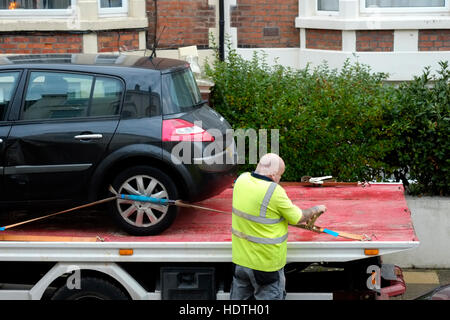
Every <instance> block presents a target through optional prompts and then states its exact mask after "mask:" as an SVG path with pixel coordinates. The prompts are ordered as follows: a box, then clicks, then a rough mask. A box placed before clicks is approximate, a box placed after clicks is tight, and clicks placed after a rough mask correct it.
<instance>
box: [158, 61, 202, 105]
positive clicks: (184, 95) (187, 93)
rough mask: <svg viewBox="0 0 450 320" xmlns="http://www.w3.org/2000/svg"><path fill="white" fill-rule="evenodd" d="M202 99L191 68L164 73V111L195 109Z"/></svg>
mask: <svg viewBox="0 0 450 320" xmlns="http://www.w3.org/2000/svg"><path fill="white" fill-rule="evenodd" d="M201 101H202V96H201V94H200V90H199V89H198V86H197V82H196V81H195V78H194V75H193V74H192V71H191V69H184V70H182V71H177V72H173V73H168V74H164V75H163V112H164V114H172V113H179V112H187V111H190V110H192V109H194V108H195V107H196V106H197V105H199V104H200V103H201Z"/></svg>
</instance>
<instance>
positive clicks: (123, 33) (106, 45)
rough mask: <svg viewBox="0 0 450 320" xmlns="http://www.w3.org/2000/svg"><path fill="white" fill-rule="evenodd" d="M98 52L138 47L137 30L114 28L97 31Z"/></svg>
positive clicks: (135, 48)
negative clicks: (112, 29)
mask: <svg viewBox="0 0 450 320" xmlns="http://www.w3.org/2000/svg"><path fill="white" fill-rule="evenodd" d="M97 49H98V52H114V51H127V50H138V49H139V32H138V31H135V30H114V31H107V32H98V33H97Z"/></svg>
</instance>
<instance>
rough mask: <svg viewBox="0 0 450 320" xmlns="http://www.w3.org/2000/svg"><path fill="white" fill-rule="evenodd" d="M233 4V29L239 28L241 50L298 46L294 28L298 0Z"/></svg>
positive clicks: (239, 1)
mask: <svg viewBox="0 0 450 320" xmlns="http://www.w3.org/2000/svg"><path fill="white" fill-rule="evenodd" d="M230 5H231V17H230V21H231V27H233V28H236V29H237V38H238V39H237V40H238V43H237V46H238V47H239V48H291V47H298V46H299V41H300V38H299V31H298V29H296V28H295V24H294V21H295V17H296V16H297V12H298V0H280V1H272V0H258V1H255V0H237V1H236V2H235V4H230Z"/></svg>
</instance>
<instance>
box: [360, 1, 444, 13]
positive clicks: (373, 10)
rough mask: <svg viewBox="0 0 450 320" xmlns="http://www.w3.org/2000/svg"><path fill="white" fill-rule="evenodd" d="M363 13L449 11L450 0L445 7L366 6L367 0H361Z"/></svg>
mask: <svg viewBox="0 0 450 320" xmlns="http://www.w3.org/2000/svg"><path fill="white" fill-rule="evenodd" d="M359 10H360V12H361V13H369V14H370V13H429V12H449V11H450V0H445V4H444V7H396V8H366V0H359Z"/></svg>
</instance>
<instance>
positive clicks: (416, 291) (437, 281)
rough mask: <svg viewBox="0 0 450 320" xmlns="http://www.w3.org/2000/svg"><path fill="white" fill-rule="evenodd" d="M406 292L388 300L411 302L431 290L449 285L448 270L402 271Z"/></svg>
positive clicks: (449, 271)
mask: <svg viewBox="0 0 450 320" xmlns="http://www.w3.org/2000/svg"><path fill="white" fill-rule="evenodd" d="M402 270H403V278H404V280H405V282H406V292H405V294H403V295H402V296H399V297H395V298H391V299H390V300H412V299H415V298H417V297H419V296H421V295H423V294H425V293H428V292H430V291H432V290H433V289H435V288H437V287H439V286H442V285H446V284H450V269H403V268H402Z"/></svg>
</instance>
